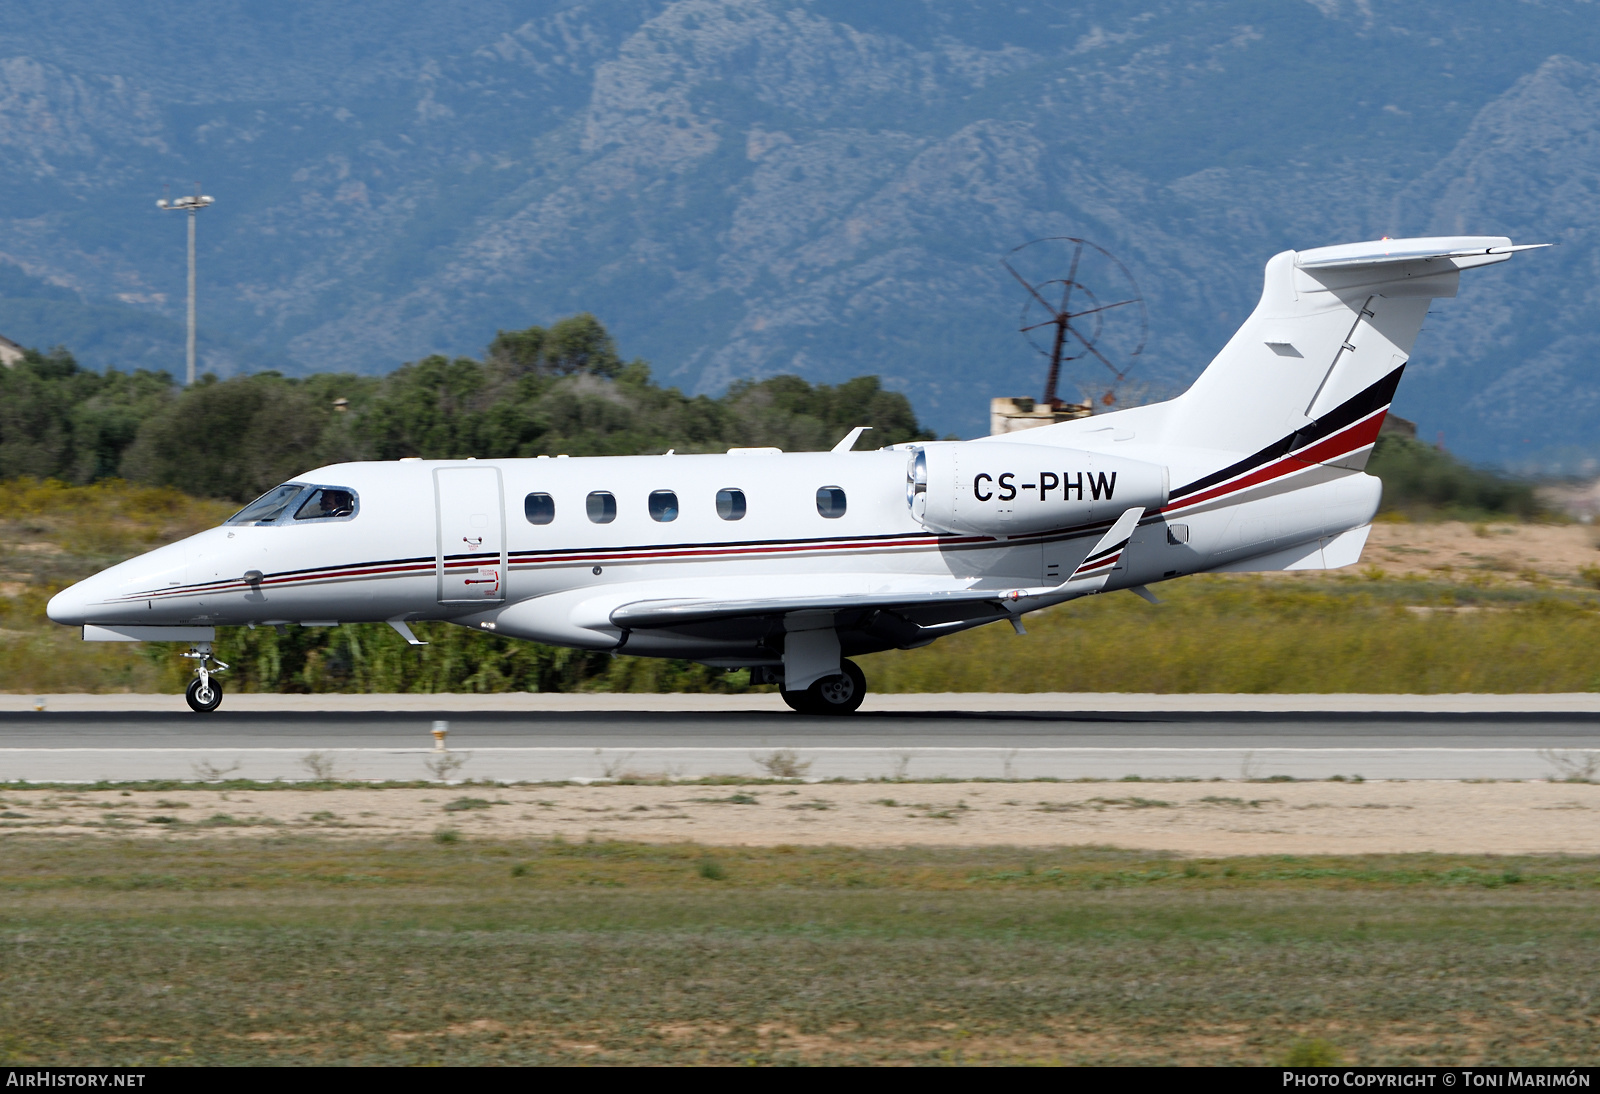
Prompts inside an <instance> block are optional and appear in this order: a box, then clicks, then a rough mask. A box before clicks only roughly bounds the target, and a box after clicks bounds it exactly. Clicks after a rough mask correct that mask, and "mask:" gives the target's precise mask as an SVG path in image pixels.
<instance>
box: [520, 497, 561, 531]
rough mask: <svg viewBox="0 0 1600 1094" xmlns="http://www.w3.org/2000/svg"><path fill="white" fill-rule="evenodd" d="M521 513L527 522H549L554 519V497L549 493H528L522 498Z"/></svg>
mask: <svg viewBox="0 0 1600 1094" xmlns="http://www.w3.org/2000/svg"><path fill="white" fill-rule="evenodd" d="M522 515H523V516H525V517H527V518H528V523H529V524H549V523H550V522H551V521H553V520H555V519H556V499H555V498H552V497H551V496H550V495H549V494H529V495H528V496H527V497H525V498H523V499H522Z"/></svg>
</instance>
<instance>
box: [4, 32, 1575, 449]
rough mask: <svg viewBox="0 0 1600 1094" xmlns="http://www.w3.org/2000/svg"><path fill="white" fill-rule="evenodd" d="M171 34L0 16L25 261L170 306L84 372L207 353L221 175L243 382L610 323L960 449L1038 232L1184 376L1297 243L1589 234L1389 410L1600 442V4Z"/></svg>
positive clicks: (1500, 278)
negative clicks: (898, 422)
mask: <svg viewBox="0 0 1600 1094" xmlns="http://www.w3.org/2000/svg"><path fill="white" fill-rule="evenodd" d="M176 10H177V9H176V8H174V7H173V6H172V5H170V4H166V3H163V2H159V0H158V2H156V3H154V4H152V5H151V6H150V7H149V8H148V9H137V10H136V9H132V8H128V7H123V6H120V5H115V4H106V3H97V2H94V0H77V2H75V3H69V4H66V5H64V6H60V5H58V6H51V5H44V4H41V3H36V2H33V0H19V3H18V4H17V5H16V6H15V7H14V8H11V9H9V13H0V154H3V155H0V187H3V188H4V192H5V193H6V195H7V197H8V202H7V203H6V205H5V206H4V207H3V211H0V265H6V266H11V267H14V268H15V269H17V270H20V271H22V272H23V273H26V274H28V275H30V276H32V277H35V278H39V279H41V280H43V281H46V282H49V283H50V284H52V285H55V286H58V287H62V288H65V289H68V290H70V291H71V292H72V293H74V294H76V295H77V297H78V298H79V299H80V300H81V301H83V302H84V306H85V307H88V306H91V305H92V306H95V307H103V306H106V305H107V304H108V302H114V303H115V304H116V305H118V306H121V307H125V308H129V309H133V310H135V311H139V312H143V313H145V314H147V315H151V316H154V317H159V319H160V320H161V322H162V324H163V326H162V327H161V332H160V333H159V334H158V333H156V332H154V329H152V331H151V332H149V333H145V334H141V335H139V338H142V339H143V342H139V343H138V344H139V345H141V346H143V347H144V348H143V349H142V350H138V349H136V347H135V346H134V342H138V339H132V340H130V339H129V338H127V337H121V336H116V337H113V336H109V335H107V336H103V337H101V336H97V337H99V342H100V343H101V344H104V345H105V346H106V347H108V350H107V357H106V358H105V359H102V358H101V357H100V356H98V355H97V354H96V353H94V352H88V353H85V352H81V351H80V352H79V356H80V358H81V359H83V360H85V361H88V362H92V363H94V364H98V365H104V364H119V365H120V366H122V367H131V366H132V365H134V364H139V365H144V366H145V367H148V361H150V360H153V359H155V358H156V357H159V356H161V355H163V354H171V355H172V356H171V360H170V364H168V366H167V367H171V368H174V369H175V368H176V366H177V365H178V363H179V362H180V361H181V351H179V350H177V348H176V343H175V341H174V338H175V337H176V336H175V335H174V334H173V333H172V332H173V331H174V330H176V329H177V327H176V326H175V324H176V323H177V322H179V321H181V316H182V311H181V308H182V277H183V270H182V258H183V255H182V242H181V229H180V226H179V225H178V224H177V223H176V221H177V220H178V219H179V218H176V217H165V216H164V215H163V214H161V213H160V212H159V211H158V210H156V209H155V208H154V204H153V202H154V198H155V197H157V196H159V187H160V184H162V183H167V184H170V185H172V186H173V187H174V188H178V187H187V186H188V185H191V184H192V183H191V182H187V181H180V180H186V179H189V180H192V178H193V177H195V176H198V177H200V178H202V179H203V180H204V181H205V186H206V189H207V191H208V192H212V193H215V194H216V195H217V196H218V198H219V203H218V205H217V206H216V207H215V208H214V209H211V210H208V211H207V212H206V213H204V214H202V216H201V224H200V240H201V256H200V262H201V323H202V334H203V356H204V357H205V363H206V367H209V368H212V369H213V370H214V371H217V372H219V373H221V374H229V373H233V372H239V371H249V370H253V369H259V368H263V367H274V368H279V369H282V370H283V371H286V372H291V373H307V372H316V371H327V370H335V369H341V370H352V371H359V372H367V373H376V372H382V371H387V370H388V369H391V368H394V367H396V366H397V365H399V364H400V363H401V362H402V361H407V360H417V359H420V358H422V357H424V356H427V355H428V354H431V353H446V354H451V353H462V352H475V351H476V350H477V348H478V347H481V346H482V345H483V344H485V343H486V342H487V341H489V340H490V339H491V338H492V337H493V334H494V331H496V330H498V329H518V328H521V327H524V326H527V325H528V324H529V323H534V322H548V321H550V320H552V319H553V318H555V317H557V316H559V315H563V314H570V313H573V312H576V311H593V312H595V313H596V314H598V315H600V316H601V317H602V318H603V319H604V320H605V322H606V323H607V325H608V326H609V327H611V328H612V329H613V330H614V331H616V333H617V335H618V337H619V339H622V340H623V341H625V342H626V344H628V345H629V346H631V347H635V348H636V349H637V351H638V352H640V353H641V354H642V355H643V356H644V357H646V358H648V359H649V360H651V361H652V363H653V365H654V367H655V370H656V374H657V375H658V376H659V377H661V378H662V380H663V381H664V382H670V383H673V384H677V385H679V386H681V387H683V388H684V389H685V390H688V391H690V392H716V391H720V390H722V389H723V388H725V387H726V386H727V385H728V384H730V383H732V382H734V381H737V380H740V379H753V378H759V377H764V376H771V375H775V374H778V373H796V374H799V375H802V376H804V377H806V378H807V379H809V380H811V381H813V382H824V383H836V382H839V381H842V380H843V379H846V378H848V377H850V376H854V375H859V374H864V373H872V374H877V375H881V376H882V377H883V378H884V382H885V384H886V385H888V386H890V387H892V388H895V389H897V390H901V391H904V392H905V393H906V394H908V395H909V396H910V397H911V398H912V400H913V402H914V403H915V405H916V407H917V411H918V413H919V415H921V416H923V417H924V418H925V419H926V420H928V421H930V422H931V423H932V424H933V426H934V427H935V428H936V429H938V430H939V431H941V432H951V431H955V432H960V433H963V434H967V435H971V434H975V433H979V432H982V431H983V427H984V425H985V422H986V410H987V400H988V398H989V397H990V396H992V395H1002V394H1007V395H1008V394H1036V393H1037V389H1038V388H1039V386H1040V380H1041V375H1040V374H1041V373H1042V368H1041V367H1040V366H1039V362H1038V358H1037V357H1036V356H1035V355H1034V354H1033V351H1032V350H1031V349H1029V347H1028V346H1027V344H1026V343H1025V342H1024V341H1023V340H1022V339H1021V338H1020V337H1019V336H1018V335H1017V334H1016V332H1015V322H1014V320H1015V317H1016V314H1017V311H1018V309H1019V307H1020V306H1021V303H1022V301H1021V298H1020V296H1019V291H1020V290H1018V288H1017V287H1016V285H1015V284H1014V282H1012V281H1011V280H1010V278H1009V276H1008V275H1007V274H1006V273H1005V272H1004V270H1003V269H1002V268H1001V266H1000V265H999V262H998V259H999V258H1000V257H1001V256H1002V255H1004V254H1005V253H1006V252H1007V251H1009V250H1010V249H1011V248H1012V247H1014V246H1016V245H1017V244H1020V243H1023V242H1025V241H1026V240H1028V239H1030V238H1036V237H1039V236H1048V235H1074V236H1085V237H1088V238H1091V239H1094V240H1096V241H1097V242H1100V243H1102V244H1104V245H1105V246H1106V247H1108V248H1110V249H1111V250H1112V251H1114V252H1116V253H1117V254H1118V255H1119V256H1120V257H1122V258H1123V260H1124V261H1125V262H1127V264H1128V265H1129V267H1130V268H1131V269H1132V270H1133V272H1134V274H1135V275H1136V277H1137V280H1138V282H1139V284H1140V285H1141V286H1142V288H1143V289H1144V292H1145V295H1146V297H1147V299H1148V301H1149V304H1150V308H1151V339H1150V343H1149V347H1148V349H1147V351H1146V353H1145V355H1144V357H1143V358H1142V360H1141V362H1140V363H1139V365H1138V367H1137V369H1136V371H1135V373H1134V375H1135V376H1136V377H1137V378H1138V379H1139V380H1140V381H1141V382H1142V384H1143V385H1144V388H1145V390H1146V392H1147V394H1157V393H1167V392H1173V391H1176V390H1180V389H1181V388H1182V387H1183V386H1184V385H1185V384H1186V383H1187V382H1188V380H1189V379H1191V378H1192V377H1193V376H1194V375H1196V374H1197V373H1198V372H1199V370H1200V369H1201V368H1203V367H1204V365H1205V363H1206V362H1207V361H1208V360H1209V359H1210V357H1211V356H1212V355H1213V354H1214V353H1215V352H1216V350H1217V349H1218V348H1220V347H1221V345H1222V344H1223V343H1224V342H1225V341H1226V339H1227V338H1228V336H1229V335H1231V333H1232V332H1233V330H1234V329H1235V328H1236V327H1237V325H1238V323H1239V322H1240V321H1241V320H1242V319H1243V317H1244V315H1245V314H1247V313H1248V311H1249V310H1250V308H1251V307H1253V306H1254V303H1255V299H1256V297H1257V295H1258V294H1259V289H1260V280H1259V279H1260V271H1261V269H1262V266H1263V265H1264V263H1265V262H1266V260H1267V258H1268V257H1270V255H1271V254H1272V253H1274V252H1276V251H1279V250H1282V249H1285V248H1286V247H1294V248H1297V249H1304V248H1309V247H1313V246H1319V245H1324V244H1329V243H1337V242H1344V241H1349V240H1356V239H1363V238H1376V237H1378V236H1380V235H1402V234H1412V235H1416V234H1428V233H1433V232H1456V231H1466V232H1471V233H1484V234H1511V235H1513V236H1514V237H1516V238H1517V239H1518V241H1519V242H1557V243H1560V244H1561V246H1560V247H1557V248H1552V249H1551V250H1550V251H1544V252H1539V253H1537V254H1535V255H1530V256H1525V257H1523V258H1519V259H1518V261H1516V262H1515V263H1511V264H1508V266H1507V267H1504V268H1500V269H1496V270H1494V271H1489V272H1486V273H1481V274H1477V275H1474V277H1472V278H1470V279H1464V280H1463V287H1462V293H1461V296H1460V298H1459V299H1457V300H1455V301H1451V302H1445V303H1443V304H1442V305H1441V306H1440V307H1439V308H1438V310H1437V311H1436V313H1435V314H1434V315H1433V316H1432V317H1430V320H1429V322H1428V328H1427V330H1425V332H1424V334H1423V336H1422V338H1421V339H1420V340H1419V342H1418V345H1417V351H1416V355H1415V358H1414V361H1413V364H1412V366H1411V369H1410V370H1409V373H1408V379H1407V382H1406V383H1405V384H1404V385H1402V387H1401V392H1400V397H1399V401H1398V402H1397V404H1396V408H1397V410H1398V411H1399V412H1401V413H1404V414H1406V416H1408V417H1412V418H1416V419H1418V420H1419V422H1420V424H1421V426H1422V429H1423V433H1424V435H1425V436H1433V435H1434V434H1435V433H1437V432H1440V431H1442V432H1443V433H1444V434H1445V436H1446V438H1447V443H1449V444H1450V446H1451V448H1452V449H1453V450H1455V451H1457V452H1459V453H1460V454H1462V455H1464V456H1467V457H1468V458H1471V459H1476V460H1480V461H1492V462H1498V463H1504V464H1511V465H1516V464H1519V462H1520V463H1530V462H1531V463H1539V462H1541V461H1542V462H1543V463H1544V464H1545V465H1552V464H1559V465H1561V466H1569V465H1570V467H1571V468H1572V469H1577V468H1578V465H1579V464H1581V463H1582V461H1583V460H1586V459H1592V458H1593V457H1594V456H1595V455H1600V445H1597V444H1595V443H1592V442H1591V441H1590V439H1589V438H1590V437H1592V436H1594V435H1595V432H1596V431H1595V427H1596V426H1597V425H1600V381H1596V380H1594V379H1592V378H1591V377H1589V376H1587V375H1585V372H1584V369H1583V366H1584V364H1585V362H1586V361H1587V360H1589V359H1591V358H1592V357H1593V356H1594V355H1595V352H1596V351H1597V350H1600V331H1597V330H1596V327H1595V324H1594V323H1593V322H1592V318H1591V317H1592V316H1593V314H1594V311H1593V306H1594V300H1593V290H1592V288H1591V286H1593V285H1594V284H1595V281H1596V278H1595V274H1596V273H1597V272H1600V271H1597V270H1596V259H1595V253H1596V252H1595V248H1594V240H1595V238H1596V233H1597V229H1600V226H1597V225H1596V223H1595V220H1596V213H1595V209H1596V207H1597V206H1596V203H1595V202H1594V200H1593V198H1594V188H1595V179H1596V178H1597V177H1600V171H1597V168H1600V140H1597V138H1596V127H1597V125H1600V90H1597V89H1600V21H1596V20H1594V19H1593V18H1592V12H1591V11H1590V10H1589V9H1588V7H1587V6H1586V5H1585V4H1582V3H1579V2H1577V0H1555V2H1552V3H1548V4H1541V5H1526V4H1525V5H1516V6H1514V7H1508V6H1505V5H1498V4H1493V3H1489V2H1487V0H1464V2H1460V3H1444V2H1423V3H1416V4H1408V5H1401V4H1398V3H1383V2H1373V3H1358V4H1342V3H1333V2H1331V0H1329V2H1323V0H1318V2H1317V3H1301V4H1294V5H1281V6H1274V7H1272V8H1270V9H1263V8H1261V7H1260V6H1258V5H1252V4H1247V3H1244V2H1243V0H1203V2H1200V3H1178V2H1176V0H1171V2H1158V3H1148V4H1144V5H1141V6H1139V7H1131V6H1127V5H1121V4H1111V3H1105V2H1102V3H1087V4H1068V3H1065V2H1060V3H1030V4H1026V5H980V4H977V3H975V2H971V0H923V2H917V3H902V4H862V3H852V4H843V3H836V2H833V0H816V2H809V3H808V2H804V0H794V2H778V0H752V2H733V0H592V2H576V3H550V4H544V5H536V6H535V7H534V8H533V9H529V8H527V7H518V6H512V5H501V4H494V3H460V2H445V3H441V4H438V5H434V6H433V7H431V8H430V9H428V10H426V11H422V10H418V11H410V10H406V11H400V10H399V9H393V10H391V9H388V8H385V7H383V6H381V5H374V4H370V3H367V2H357V3H353V4H352V5H348V6H346V7H345V8H342V9H340V10H339V11H337V12H330V11H328V10H325V9H322V8H318V7H316V6H314V5H310V4H288V5H286V6H284V7H283V8H282V9H281V13H280V14H279V15H277V16H275V17H270V18H269V17H259V18H257V17H252V15H251V14H250V11H249V9H247V8H246V7H245V6H244V5H241V4H226V3H225V4H220V5H218V6H217V7H215V8H214V9H212V10H211V11H210V12H209V13H208V15H207V16H206V18H205V19H203V20H201V21H200V23H199V24H197V25H195V26H193V27H191V26H188V25H185V26H184V28H183V31H182V33H179V32H178V31H177V30H176V29H175V28H173V27H172V25H171V23H170V22H169V20H171V19H173V18H175V16H174V15H173V12H175V11H176ZM530 11H531V14H532V17H531V18H530V17H529V16H530ZM120 314H123V313H120V312H118V313H115V314H112V313H106V315H105V316H104V317H103V322H104V323H106V324H112V325H114V324H115V322H116V321H117V320H116V319H115V315H120ZM8 315H9V313H8V312H7V301H6V300H5V299H4V291H3V287H0V330H6V327H5V326H4V324H6V323H7V322H9V321H10V320H9V318H8ZM7 333H8V334H11V336H12V337H17V335H16V334H12V333H11V331H7ZM35 340H36V341H40V342H42V343H44V344H50V343H53V342H55V341H58V339H52V338H48V337H45V338H36V339H35ZM74 348H77V347H74ZM116 354H120V355H121V356H114V355H116ZM129 355H133V356H134V357H136V358H137V359H136V360H130V359H129ZM1070 379H1071V382H1072V384H1073V385H1077V386H1081V387H1083V388H1085V390H1088V389H1095V390H1098V388H1097V386H1096V385H1098V384H1099V382H1100V381H1099V378H1098V377H1097V376H1095V375H1093V374H1092V373H1083V372H1076V373H1074V375H1073V376H1072V377H1071V378H1070ZM1073 393H1074V391H1073V390H1072V389H1071V388H1069V391H1068V394H1073Z"/></svg>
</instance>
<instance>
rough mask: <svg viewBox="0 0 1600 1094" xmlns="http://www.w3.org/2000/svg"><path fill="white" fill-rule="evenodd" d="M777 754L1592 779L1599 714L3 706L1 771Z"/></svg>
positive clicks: (764, 760)
mask: <svg viewBox="0 0 1600 1094" xmlns="http://www.w3.org/2000/svg"><path fill="white" fill-rule="evenodd" d="M177 701H178V702H181V700H177ZM436 720H439V721H445V722H447V723H448V737H447V744H448V751H447V752H443V753H441V752H440V751H438V750H437V749H436V748H435V747H434V742H433V739H432V736H431V730H432V729H433V726H434V723H435V721H436ZM783 752H792V753H793V759H794V761H795V762H796V763H797V764H798V765H800V766H801V767H802V768H803V769H804V773H805V776H806V777H808V778H813V779H815V778H823V779H826V778H852V779H873V778H911V779H932V778H958V779H972V778H985V779H998V778H1016V779H1029V778H1058V779H1079V778H1104V779H1118V778H1124V777H1127V776H1140V777H1144V778H1200V779H1210V778H1222V779H1249V778H1255V779H1261V778H1271V777H1273V776H1290V777H1293V778H1300V779H1306V778H1321V779H1326V778H1330V777H1332V776H1335V775H1339V776H1344V777H1346V778H1350V777H1354V776H1361V777H1363V778H1366V779H1549V778H1561V777H1572V776H1580V777H1592V776H1597V775H1600V714H1597V713H1592V712H1549V711H1532V712H1484V713H1471V712H1467V713H1462V712H1443V713H1441V712H1411V713H1404V712H1402V713H1397V712H1395V711H1392V710H1380V711H1372V712H1359V711H1356V712H1351V711H1324V712H1319V711H1301V712H1261V711H1239V712H1228V711H1198V712H1197V711H1172V710H1165V711H1160V710H1151V711H1115V712H1104V711H1102V712H1060V711H1001V712H979V711H948V712H940V711H900V712H887V713H884V712H880V713H870V714H869V713H862V714H858V715H856V716H855V717H851V718H843V719H836V718H819V717H801V716H799V715H794V714H791V713H788V712H783V713H778V712H762V711H699V712H695V711H660V710H636V711H628V710H614V709H613V710H603V711H540V712H529V711H468V712H464V711H462V710H459V709H455V710H441V711H438V712H429V711H423V710H413V711H338V712H326V711H324V712H305V711H298V712H283V711H279V712H267V711H235V712H229V711H228V710H226V709H223V710H221V711H218V712H216V713H214V714H211V715H205V716H200V715H194V714H190V713H189V712H188V711H186V710H182V711H174V712H171V713H168V712H157V711H131V712H130V711H120V712H119V711H45V712H32V711H26V712H18V711H9V712H0V781H10V780H27V781H31V782H55V781H59V782H93V781H98V780H113V781H121V780H142V779H195V778H214V777H219V776H222V777H237V778H252V779H262V780H271V779H284V780H294V781H299V780H306V779H310V778H312V777H314V775H315V774H316V773H317V772H318V771H331V772H332V774H333V775H334V776H336V777H339V778H348V779H369V780H378V779H405V780H410V779H423V778H441V777H442V778H448V779H488V780H498V781H506V782H511V781H541V780H583V781H590V780H599V779H607V778H625V777H647V778H648V777H663V776H665V777H670V778H695V777H700V776H708V775H743V776H758V775H766V774H769V773H771V772H772V771H773V769H774V760H773V756H774V753H783ZM783 759H784V757H783V756H781V755H780V756H779V757H778V761H777V767H778V770H780V771H781V770H782V760H783ZM791 770H798V768H796V769H791Z"/></svg>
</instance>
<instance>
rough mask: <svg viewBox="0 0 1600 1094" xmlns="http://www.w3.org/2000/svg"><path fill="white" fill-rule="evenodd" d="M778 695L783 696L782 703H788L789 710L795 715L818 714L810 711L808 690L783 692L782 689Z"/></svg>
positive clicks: (810, 704) (809, 693)
mask: <svg viewBox="0 0 1600 1094" xmlns="http://www.w3.org/2000/svg"><path fill="white" fill-rule="evenodd" d="M778 694H779V695H781V696H783V701H784V702H785V703H788V704H789V709H790V710H792V711H794V712H795V713H796V714H816V713H819V712H818V711H816V710H813V709H812V703H811V692H810V691H809V690H807V691H784V690H783V689H782V688H779V689H778Z"/></svg>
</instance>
